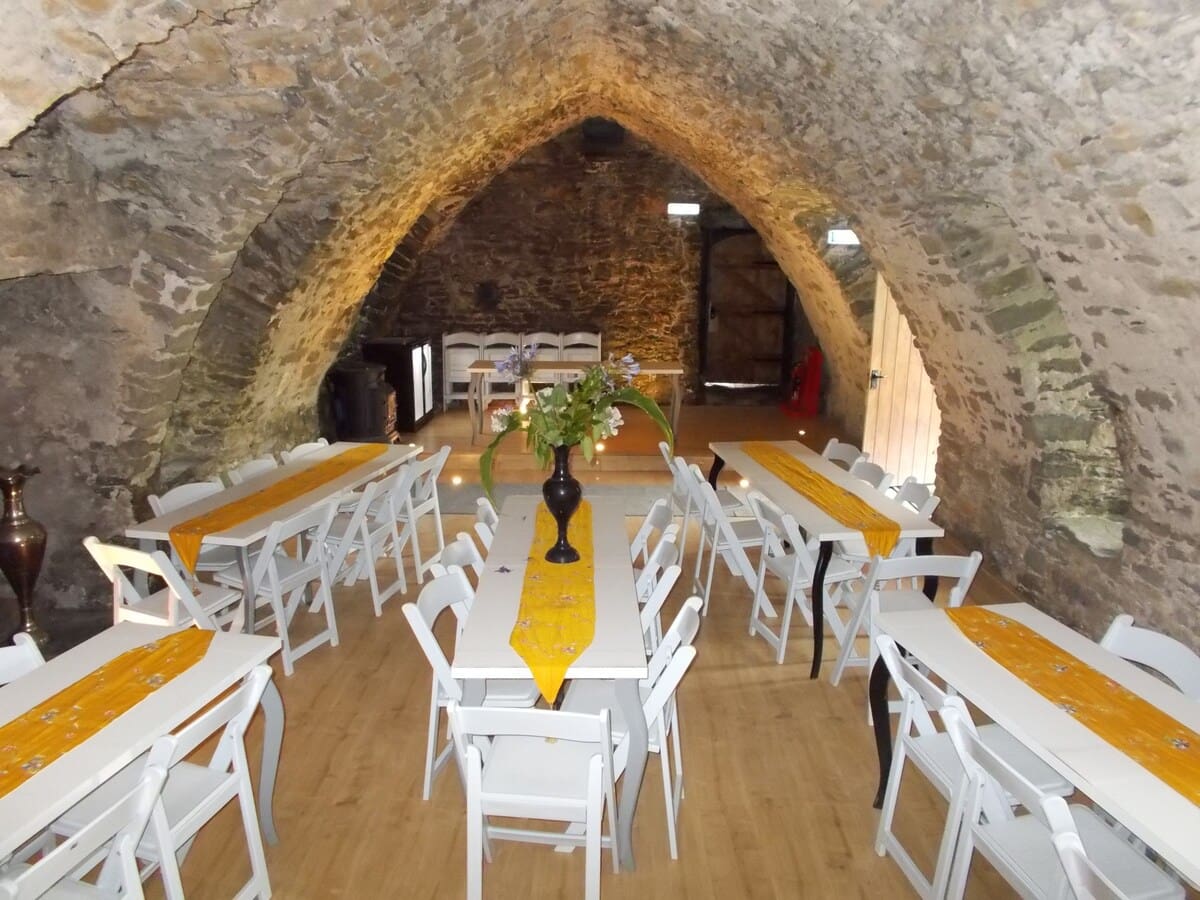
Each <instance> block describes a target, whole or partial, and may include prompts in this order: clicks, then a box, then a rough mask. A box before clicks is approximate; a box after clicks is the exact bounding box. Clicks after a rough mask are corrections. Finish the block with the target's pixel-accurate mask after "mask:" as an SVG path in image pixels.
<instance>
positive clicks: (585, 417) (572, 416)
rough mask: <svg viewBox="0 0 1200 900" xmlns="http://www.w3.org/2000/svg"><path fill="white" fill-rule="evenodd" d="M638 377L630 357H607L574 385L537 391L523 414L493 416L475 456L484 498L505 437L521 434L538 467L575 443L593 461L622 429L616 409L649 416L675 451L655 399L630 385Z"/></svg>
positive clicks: (489, 490) (509, 412)
mask: <svg viewBox="0 0 1200 900" xmlns="http://www.w3.org/2000/svg"><path fill="white" fill-rule="evenodd" d="M637 372H638V365H637V363H636V362H635V361H634V359H633V357H632V356H628V355H626V356H625V357H623V358H622V359H620V360H614V359H613V358H612V357H611V356H610V357H609V359H608V362H606V363H601V364H599V365H596V366H593V367H592V368H590V369H588V370H587V371H585V372H584V373H583V375H582V377H581V378H580V379H579V380H578V381H576V382H574V383H570V384H556V385H554V387H548V388H543V389H542V390H540V391H538V392H537V393H536V394H534V396H533V398H532V399H531V400H530V402H529V404H528V406H527V408H526V409H525V411H524V412H521V411H520V410H518V409H506V410H501V411H499V412H496V413H493V414H492V428H493V430H494V431H495V432H496V436H495V438H493V439H492V442H491V443H490V444H488V447H487V449H486V450H484V451H483V454H482V455H481V456H480V457H479V480H480V483H481V484H482V485H483V489H484V491H485V492H486V493H487V495H488V496H489V497H491V496H492V488H493V486H494V485H493V480H492V467H493V465H494V462H495V452H496V448H497V447H498V446H499V445H500V442H501V441H503V440H504V439H505V438H506V437H508V435H510V434H512V433H513V432H514V431H524V432H525V445H526V447H528V448H529V449H531V450H532V451H533V453H534V456H535V457H536V458H537V461H538V464H539V465H540V466H541V467H542V468H545V467H546V466H548V465H549V464H550V459H551V458H552V457H553V455H554V448H555V447H562V446H568V447H573V446H575V445H576V444H578V445H579V448H580V450H581V451H582V453H583V456H584V459H586V460H587V461H588V462H591V461H592V459H593V458H594V456H595V453H596V444H597V443H598V442H600V441H602V440H604V439H606V438H610V437H613V436H614V435H616V434H617V433H618V431H619V430H620V427H621V425H622V424H623V419H622V417H621V414H620V412H619V411H618V410H617V409H616V407H617V406H618V405H628V406H634V407H637V408H638V409H640V410H641V411H642V412H644V413H645V414H646V415H648V416H649V417H650V418H651V420H652V421H653V422H654V423H655V424H657V425H658V427H659V428H661V429H662V433H663V434H664V435H665V436H666V439H667V443H668V444H670V445H671V449H672V451H674V447H675V436H674V435H673V434H672V433H671V424H670V423H669V422H668V421H667V417H666V416H665V415H663V411H662V410H661V409H660V408H659V406H658V404H657V403H655V402H654V400H652V399H651V398H650V397H647V396H646V395H645V394H643V393H642V392H641V391H639V390H638V389H637V388H635V387H633V386H632V385H631V384H629V382H630V381H632V379H633V376H634V375H636V374H637ZM622 382H623V384H622ZM618 385H621V386H618Z"/></svg>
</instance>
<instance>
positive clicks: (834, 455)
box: [821, 438, 871, 469]
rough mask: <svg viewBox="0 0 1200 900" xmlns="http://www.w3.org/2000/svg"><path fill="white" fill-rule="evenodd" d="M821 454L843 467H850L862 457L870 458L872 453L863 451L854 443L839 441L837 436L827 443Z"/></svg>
mask: <svg viewBox="0 0 1200 900" xmlns="http://www.w3.org/2000/svg"><path fill="white" fill-rule="evenodd" d="M821 455H822V456H823V457H825V458H826V459H827V460H829V461H830V462H831V463H835V464H837V465H840V466H841V467H842V468H843V469H849V468H850V467H851V466H853V465H854V464H855V463H856V462H858V461H859V460H860V459H865V460H869V459H870V458H871V455H870V454H869V453H863V452H862V451H861V450H859V449H858V448H857V447H855V446H854V445H853V444H847V443H844V442H842V441H839V440H838V439H837V438H830V439H829V441H828V442H827V443H826V444H825V449H824V450H822V451H821Z"/></svg>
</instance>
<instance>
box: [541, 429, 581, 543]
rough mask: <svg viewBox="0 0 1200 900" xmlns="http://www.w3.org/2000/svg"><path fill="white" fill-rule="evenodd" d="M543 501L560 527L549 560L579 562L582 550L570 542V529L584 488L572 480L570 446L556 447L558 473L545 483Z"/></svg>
mask: <svg viewBox="0 0 1200 900" xmlns="http://www.w3.org/2000/svg"><path fill="white" fill-rule="evenodd" d="M542 499H543V500H545V501H546V508H547V509H549V510H550V515H552V516H554V521H555V522H556V523H557V524H558V542H557V543H555V545H554V546H553V547H551V548H550V549H549V550H547V551H546V560H547V561H548V562H552V563H573V562H577V561H578V560H579V551H578V550H576V549H575V548H574V547H572V546H571V544H570V543H569V542H568V541H567V526H568V525H569V524H570V522H571V516H573V515H574V514H575V510H577V509H579V501H580V500H582V499H583V488H582V487H581V486H580V484H579V482H578V481H576V480H575V479H574V478H573V477H571V448H570V447H567V446H562V447H555V448H554V471H553V472H551V473H550V477H549V478H547V479H546V480H545V482H544V483H543V484H542Z"/></svg>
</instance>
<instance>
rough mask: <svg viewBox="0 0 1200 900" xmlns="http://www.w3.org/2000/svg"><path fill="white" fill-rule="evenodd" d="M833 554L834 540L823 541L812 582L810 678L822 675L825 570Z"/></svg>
mask: <svg viewBox="0 0 1200 900" xmlns="http://www.w3.org/2000/svg"><path fill="white" fill-rule="evenodd" d="M832 556H833V541H821V549H820V551H818V553H817V568H816V571H814V572H813V583H812V613H813V661H812V671H811V672H809V674H808V677H809V678H818V677H820V675H821V648H822V645H823V644H824V643H825V570H826V569H828V568H829V560H830V558H831V557H832Z"/></svg>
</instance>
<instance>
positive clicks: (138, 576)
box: [133, 538, 158, 597]
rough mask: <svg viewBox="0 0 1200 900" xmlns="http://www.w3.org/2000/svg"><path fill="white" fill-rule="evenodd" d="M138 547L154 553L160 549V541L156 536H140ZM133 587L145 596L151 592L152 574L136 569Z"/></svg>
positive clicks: (145, 551)
mask: <svg viewBox="0 0 1200 900" xmlns="http://www.w3.org/2000/svg"><path fill="white" fill-rule="evenodd" d="M138 549H139V550H141V551H142V552H143V553H153V552H154V551H155V550H157V549H158V541H156V540H154V538H138ZM133 587H134V590H136V591H137V592H138V593H139V594H141V595H142V596H143V597H145V596H146V595H147V594H149V593H150V576H149V575H147V574H146V573H145V572H143V571H142V570H141V569H135V570H134V573H133Z"/></svg>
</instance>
